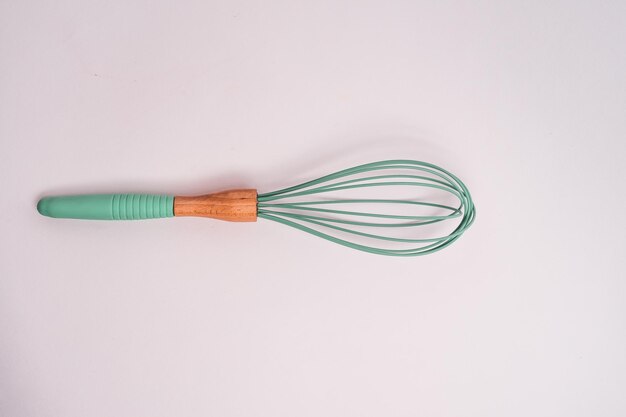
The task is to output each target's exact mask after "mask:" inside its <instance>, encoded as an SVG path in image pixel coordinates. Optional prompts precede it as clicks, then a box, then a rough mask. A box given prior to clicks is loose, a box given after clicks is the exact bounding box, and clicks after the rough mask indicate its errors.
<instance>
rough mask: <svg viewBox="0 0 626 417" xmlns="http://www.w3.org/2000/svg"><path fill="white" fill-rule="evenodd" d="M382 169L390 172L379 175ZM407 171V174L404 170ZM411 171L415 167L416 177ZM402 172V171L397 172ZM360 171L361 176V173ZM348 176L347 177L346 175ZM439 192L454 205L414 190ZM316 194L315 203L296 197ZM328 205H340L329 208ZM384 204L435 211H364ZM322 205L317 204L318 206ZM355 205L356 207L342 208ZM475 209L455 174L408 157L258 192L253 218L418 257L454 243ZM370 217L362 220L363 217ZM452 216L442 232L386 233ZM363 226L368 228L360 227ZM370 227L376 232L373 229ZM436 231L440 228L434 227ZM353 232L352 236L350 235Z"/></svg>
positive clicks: (363, 247) (358, 246)
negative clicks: (395, 193) (391, 193)
mask: <svg viewBox="0 0 626 417" xmlns="http://www.w3.org/2000/svg"><path fill="white" fill-rule="evenodd" d="M382 171H393V173H389V174H387V173H384V172H382ZM406 171H408V172H409V173H407V172H406ZM415 171H418V172H417V174H418V175H416V173H415ZM396 172H401V173H396ZM361 175H364V176H361ZM347 177H351V178H347ZM397 188H404V189H405V190H409V191H411V193H410V194H411V196H410V197H408V198H404V199H399V198H354V197H352V198H347V197H335V196H334V193H336V192H340V191H341V192H358V191H367V190H368V189H371V190H372V192H374V191H376V190H378V189H380V190H389V189H391V190H395V189H397ZM417 190H419V191H421V192H426V191H429V190H430V191H431V192H437V193H443V194H445V195H448V198H449V197H453V198H454V199H455V200H457V201H458V206H452V205H450V203H448V202H447V201H446V202H432V201H423V200H424V198H423V197H422V196H420V198H417V197H418V195H414V194H419V193H416V191H417ZM307 196H316V197H320V198H323V199H321V200H318V201H308V200H307V201H298V199H299V198H303V197H307ZM328 205H337V206H342V207H338V208H328ZM372 205H385V206H393V207H394V208H398V207H400V208H405V209H406V208H428V209H432V210H439V212H438V213H432V214H428V215H423V214H419V215H416V214H411V215H408V214H391V213H380V212H378V211H376V210H374V211H371V210H368V209H365V207H367V206H372ZM320 206H322V207H320ZM343 206H348V207H353V206H357V207H358V208H360V209H356V210H355V209H344V207H343ZM475 213H476V209H475V207H474V203H473V201H472V198H471V195H470V192H469V190H468V189H467V187H466V186H465V184H463V182H462V181H461V180H460V179H459V178H458V177H456V176H455V175H454V174H452V173H450V172H448V171H446V170H445V169H443V168H440V167H438V166H436V165H434V164H430V163H427V162H421V161H413V160H388V161H379V162H372V163H369V164H363V165H359V166H356V167H353V168H348V169H344V170H341V171H338V172H335V173H333V174H329V175H326V176H323V177H321V178H318V179H316V180H312V181H307V182H304V183H302V184H299V185H296V186H292V187H288V188H284V189H281V190H277V191H273V192H269V193H263V194H259V195H258V207H257V215H258V217H261V218H265V219H268V220H272V221H276V222H278V223H282V224H285V225H287V226H290V227H294V228H296V229H299V230H302V231H305V232H307V233H310V234H312V235H315V236H318V237H321V238H323V239H326V240H328V241H331V242H334V243H338V244H340V245H343V246H347V247H349V248H352V249H357V250H361V251H364V252H369V253H375V254H380V255H388V256H419V255H426V254H429V253H433V252H436V251H438V250H441V249H443V248H445V247H447V246H449V245H450V244H452V243H453V242H454V241H456V240H457V239H458V238H459V237H460V236H461V235H462V234H463V233H464V232H465V231H466V230H467V229H468V228H469V227H470V226H471V224H472V223H473V222H474V218H475ZM366 218H369V219H372V220H371V221H364V220H362V219H366ZM449 220H457V221H458V222H459V223H458V225H456V227H455V228H454V229H453V230H452V231H450V232H448V233H447V234H445V235H444V236H436V237H430V236H428V237H426V236H424V237H422V236H411V237H405V236H393V235H390V234H388V233H385V231H391V230H400V229H404V228H415V227H416V226H428V225H434V226H436V224H438V223H441V222H446V223H448V221H449ZM364 229H367V231H366V230H364ZM372 230H374V231H375V232H372ZM438 232H439V233H441V231H438ZM350 236H352V237H350ZM358 239H364V240H374V241H378V242H380V243H387V244H389V243H393V244H403V245H408V247H402V248H397V247H381V245H380V244H379V245H376V246H374V245H373V244H366V243H364V242H362V241H361V240H358Z"/></svg>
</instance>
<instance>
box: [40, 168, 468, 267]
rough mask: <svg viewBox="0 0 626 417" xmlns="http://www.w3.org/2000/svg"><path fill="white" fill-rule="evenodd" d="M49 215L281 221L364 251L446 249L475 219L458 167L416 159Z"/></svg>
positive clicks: (62, 207)
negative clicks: (286, 183) (288, 183)
mask: <svg viewBox="0 0 626 417" xmlns="http://www.w3.org/2000/svg"><path fill="white" fill-rule="evenodd" d="M37 210H38V211H39V213H41V214H43V215H44V216H49V217H57V218H72V219H94V220H139V219H152V218H163V217H173V216H176V217H182V216H196V217H209V218H214V219H220V220H227V221H234V222H254V221H256V220H257V218H262V219H266V220H271V221H275V222H278V223H282V224H284V225H287V226H291V227H293V228H296V229H299V230H302V231H304V232H307V233H310V234H312V235H315V236H318V237H321V238H323V239H326V240H328V241H331V242H334V243H338V244H340V245H343V246H347V247H349V248H352V249H357V250H360V251H364V252H369V253H374V254H378V255H389V256H419V255H426V254H430V253H433V252H436V251H439V250H441V249H443V248H445V247H447V246H449V245H450V244H452V243H453V242H454V241H456V240H457V239H458V238H460V237H461V235H462V234H463V233H464V232H465V231H466V230H467V229H468V228H469V227H470V226H471V225H472V223H473V222H474V218H475V215H476V209H475V207H474V203H473V201H472V197H471V195H470V192H469V190H468V189H467V187H466V186H465V184H463V182H462V181H461V180H460V179H459V178H458V177H456V176H455V175H453V174H452V173H450V172H448V171H446V170H445V169H443V168H440V167H438V166H436V165H433V164H430V163H427V162H420V161H414V160H403V159H398V160H388V161H379V162H372V163H369V164H363V165H359V166H355V167H353V168H348V169H344V170H341V171H338V172H335V173H333V174H329V175H326V176H323V177H321V178H318V179H316V180H312V181H308V182H304V183H302V184H299V185H296V186H293V187H288V188H284V189H281V190H278V191H272V192H267V193H261V194H258V193H257V190H255V189H237V190H229V191H222V192H217V193H213V194H206V195H201V196H192V197H183V196H176V197H174V196H169V195H149V194H92V195H76V196H59V197H45V198H42V199H41V200H40V201H39V203H38V204H37Z"/></svg>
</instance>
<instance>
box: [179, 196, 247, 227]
mask: <svg viewBox="0 0 626 417" xmlns="http://www.w3.org/2000/svg"><path fill="white" fill-rule="evenodd" d="M256 213H257V192H256V190H254V189H244V190H229V191H222V192H219V193H213V194H206V195H199V196H194V197H174V216H194V217H210V218H212V219H219V220H226V221H230V222H255V221H256V217H257V216H256Z"/></svg>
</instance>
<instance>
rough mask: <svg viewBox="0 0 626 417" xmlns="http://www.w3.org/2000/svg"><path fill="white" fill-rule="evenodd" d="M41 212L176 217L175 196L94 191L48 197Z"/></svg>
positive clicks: (86, 216) (105, 216) (104, 216)
mask: <svg viewBox="0 0 626 417" xmlns="http://www.w3.org/2000/svg"><path fill="white" fill-rule="evenodd" d="M37 211H38V212H39V213H40V214H42V215H44V216H48V217H55V218H64V219H88V220H141V219H156V218H162V217H172V216H174V197H173V196H168V195H152V194H92V195H76V196H60V197H44V198H42V199H41V200H39V202H38V203H37Z"/></svg>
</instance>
